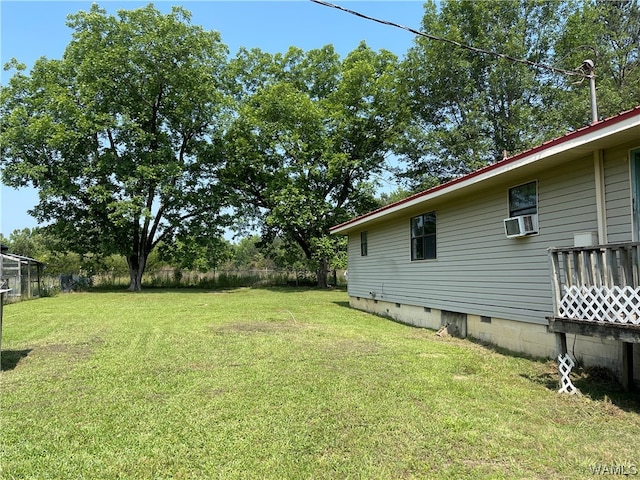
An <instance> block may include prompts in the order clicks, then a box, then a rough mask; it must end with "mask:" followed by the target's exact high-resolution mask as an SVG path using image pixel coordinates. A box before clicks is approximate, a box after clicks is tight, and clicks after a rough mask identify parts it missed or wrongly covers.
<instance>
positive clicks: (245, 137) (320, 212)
mask: <svg viewBox="0 0 640 480" xmlns="http://www.w3.org/2000/svg"><path fill="white" fill-rule="evenodd" d="M231 66H232V68H233V71H234V74H235V77H234V78H236V85H237V88H238V90H237V91H236V99H237V101H238V104H239V107H238V114H237V118H236V119H235V121H234V123H233V124H232V126H231V127H230V129H229V131H228V134H227V137H226V144H225V145H226V147H225V148H226V150H225V156H226V162H227V169H226V173H225V181H226V182H227V183H228V185H229V186H231V187H232V188H233V189H234V192H235V196H236V206H237V208H238V209H239V211H240V212H242V213H243V214H244V215H246V216H251V217H253V218H254V219H257V220H258V224H259V225H260V226H261V227H262V236H263V238H264V239H265V240H266V241H270V240H271V239H273V238H275V237H276V236H279V237H280V238H282V239H284V240H286V241H288V242H292V243H295V244H297V245H298V246H299V247H300V248H301V249H302V251H303V252H304V254H305V256H306V258H307V259H308V260H309V261H310V262H313V263H314V267H315V268H316V269H317V279H318V285H319V286H326V274H327V269H328V267H329V260H330V259H331V258H332V257H335V252H336V249H337V248H338V245H337V244H338V243H339V242H340V239H335V238H330V237H329V228H330V227H331V226H332V225H336V224H338V223H340V222H342V221H345V220H347V219H348V218H350V217H351V216H353V215H355V214H359V213H363V212H365V211H368V210H370V209H371V208H372V207H374V206H375V202H374V195H373V194H374V179H375V175H377V174H379V173H380V172H381V170H382V169H383V168H384V167H385V162H386V156H387V155H388V153H389V152H390V151H391V149H392V146H393V143H394V141H395V140H396V137H397V134H398V131H399V130H400V125H401V124H402V122H403V121H404V120H405V119H406V117H405V115H406V113H407V111H406V110H405V109H404V108H403V107H402V103H401V102H400V101H399V97H400V96H399V92H398V90H397V88H398V83H397V78H398V75H397V69H398V60H397V57H396V56H395V55H393V54H391V53H390V52H387V51H380V52H374V51H372V50H371V49H370V48H369V47H367V46H366V45H365V44H361V45H360V46H359V47H358V48H356V49H355V50H354V51H352V52H351V53H350V54H349V55H347V56H346V57H345V58H344V59H340V57H339V56H338V55H337V54H336V53H335V51H334V49H333V47H332V46H326V47H324V48H322V49H317V50H311V51H308V52H303V51H302V50H300V49H297V48H293V47H292V48H290V49H289V51H288V52H287V53H286V54H276V55H271V54H268V53H264V52H262V51H260V50H252V51H246V50H243V51H241V52H239V54H238V56H237V57H236V58H235V60H234V61H233V62H232V64H231Z"/></svg>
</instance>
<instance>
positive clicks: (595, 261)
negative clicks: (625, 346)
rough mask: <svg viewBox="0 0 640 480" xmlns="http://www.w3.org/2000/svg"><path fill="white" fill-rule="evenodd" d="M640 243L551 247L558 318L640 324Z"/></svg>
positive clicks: (555, 308) (555, 310)
mask: <svg viewBox="0 0 640 480" xmlns="http://www.w3.org/2000/svg"><path fill="white" fill-rule="evenodd" d="M639 248H640V243H638V242H626V243H616V244H607V245H597V246H592V247H570V248H550V249H549V260H550V263H551V270H552V283H553V290H554V312H555V313H554V315H555V317H556V318H563V319H573V320H585V321H592V322H606V323H615V324H628V325H640V266H639V258H638V252H639Z"/></svg>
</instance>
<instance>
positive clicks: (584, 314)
mask: <svg viewBox="0 0 640 480" xmlns="http://www.w3.org/2000/svg"><path fill="white" fill-rule="evenodd" d="M563 292H564V294H563V296H562V299H561V300H560V305H559V313H560V317H562V318H576V319H582V320H595V321H600V322H610V323H623V324H634V325H640V287H638V288H633V287H576V286H574V287H566V286H565V287H563Z"/></svg>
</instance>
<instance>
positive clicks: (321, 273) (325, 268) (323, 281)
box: [316, 257, 329, 288]
mask: <svg viewBox="0 0 640 480" xmlns="http://www.w3.org/2000/svg"><path fill="white" fill-rule="evenodd" d="M328 272H329V261H328V260H327V257H322V259H321V260H320V265H318V270H317V271H316V276H317V278H318V288H327V273H328Z"/></svg>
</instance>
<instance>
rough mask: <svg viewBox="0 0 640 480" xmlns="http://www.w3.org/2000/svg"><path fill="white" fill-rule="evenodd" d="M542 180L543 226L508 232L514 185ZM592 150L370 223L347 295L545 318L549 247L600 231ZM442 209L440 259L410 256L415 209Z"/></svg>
mask: <svg viewBox="0 0 640 480" xmlns="http://www.w3.org/2000/svg"><path fill="white" fill-rule="evenodd" d="M532 180H537V181H538V215H539V226H540V234H539V235H534V236H530V237H527V238H521V239H508V238H506V236H505V234H504V227H503V219H504V218H506V217H507V216H508V200H507V192H508V189H509V188H510V187H513V186H516V185H518V184H521V183H525V182H529V181H532ZM594 185H595V177H594V171H593V157H588V158H582V159H580V160H578V161H574V162H571V163H570V164H567V165H565V166H562V167H558V168H557V169H555V170H554V171H553V172H552V173H551V172H549V173H542V174H537V175H534V176H531V177H524V178H521V179H519V181H516V182H513V181H510V182H508V183H506V182H505V183H504V184H502V185H498V186H494V187H491V189H489V190H486V191H482V192H481V193H478V194H474V195H472V196H467V197H463V198H459V199H457V200H455V201H448V202H446V203H442V202H433V203H428V204H425V205H424V208H423V209H422V211H416V212H413V213H411V214H409V213H407V214H406V215H405V216H398V217H397V218H394V219H391V220H389V221H387V222H386V223H383V224H379V225H377V226H371V227H369V228H366V230H367V231H368V243H369V254H368V256H366V257H361V256H360V232H353V233H351V234H350V238H349V295H351V296H354V297H363V298H372V297H373V295H372V292H373V294H375V298H376V299H378V300H384V301H386V302H396V303H401V304H410V305H417V306H424V307H430V308H436V309H444V310H450V311H455V312H461V313H468V314H475V315H485V316H489V317H500V318H508V319H514V320H520V321H525V322H532V323H543V324H546V317H547V316H549V315H550V314H551V313H552V308H553V307H552V291H551V282H550V273H549V264H548V256H547V248H548V247H550V246H558V247H560V246H571V245H573V235H574V233H577V232H584V231H596V230H597V219H596V206H595V186H594ZM432 210H435V211H436V212H437V259H436V260H423V261H414V262H412V261H411V258H410V229H409V223H410V218H411V216H412V215H416V214H420V213H426V212H429V211H432Z"/></svg>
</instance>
